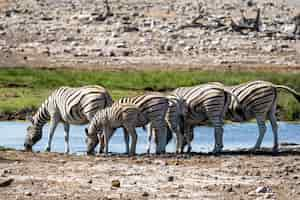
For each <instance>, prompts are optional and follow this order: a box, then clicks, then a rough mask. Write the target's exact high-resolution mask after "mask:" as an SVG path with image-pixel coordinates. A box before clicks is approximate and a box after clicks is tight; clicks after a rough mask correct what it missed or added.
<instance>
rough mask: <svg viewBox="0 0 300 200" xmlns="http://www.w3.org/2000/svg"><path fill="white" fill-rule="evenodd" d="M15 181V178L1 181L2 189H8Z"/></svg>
mask: <svg viewBox="0 0 300 200" xmlns="http://www.w3.org/2000/svg"><path fill="white" fill-rule="evenodd" d="M13 181H14V179H13V178H5V179H2V178H1V179H0V187H7V186H9V185H10V184H11V183H12V182H13Z"/></svg>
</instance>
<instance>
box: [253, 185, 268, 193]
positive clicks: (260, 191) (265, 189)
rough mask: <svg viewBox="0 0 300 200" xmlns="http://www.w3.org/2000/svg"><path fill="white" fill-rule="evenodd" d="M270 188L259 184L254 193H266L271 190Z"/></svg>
mask: <svg viewBox="0 0 300 200" xmlns="http://www.w3.org/2000/svg"><path fill="white" fill-rule="evenodd" d="M271 191H272V190H271V188H269V187H266V186H260V187H258V188H256V190H255V192H256V193H267V192H271Z"/></svg>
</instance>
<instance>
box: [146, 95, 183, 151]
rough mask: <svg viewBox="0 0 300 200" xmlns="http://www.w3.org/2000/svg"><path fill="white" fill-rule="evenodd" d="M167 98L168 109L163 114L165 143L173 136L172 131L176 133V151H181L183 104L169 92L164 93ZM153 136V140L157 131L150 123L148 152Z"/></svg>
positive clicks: (155, 138)
mask: <svg viewBox="0 0 300 200" xmlns="http://www.w3.org/2000/svg"><path fill="white" fill-rule="evenodd" d="M166 97H167V98H168V100H169V102H168V103H169V104H168V110H167V112H166V116H165V122H166V128H167V129H166V131H167V142H166V143H167V144H168V143H169V142H170V140H171V139H172V138H173V133H175V134H176V153H181V146H182V145H184V144H182V142H183V141H184V138H183V115H184V113H185V111H184V108H185V107H184V106H183V105H182V103H181V101H179V99H177V98H176V97H174V96H173V95H171V94H169V95H166ZM152 137H154V140H157V133H156V131H155V130H154V129H153V128H152V125H151V123H150V124H149V126H148V147H147V149H148V152H150V148H151V140H152Z"/></svg>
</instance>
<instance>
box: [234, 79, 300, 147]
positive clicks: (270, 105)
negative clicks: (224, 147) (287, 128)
mask: <svg viewBox="0 0 300 200" xmlns="http://www.w3.org/2000/svg"><path fill="white" fill-rule="evenodd" d="M228 89H230V90H231V92H232V93H233V94H234V95H235V96H236V97H237V100H238V102H237V100H235V99H233V100H232V101H231V103H230V105H229V110H228V118H229V119H230V120H232V121H236V122H243V121H247V120H250V119H253V118H255V119H256V121H257V124H258V128H259V136H258V138H257V141H256V144H255V146H254V147H253V150H256V149H258V148H260V146H261V143H262V140H263V137H264V135H265V132H266V124H265V121H266V119H269V120H270V123H271V126H272V131H273V151H277V150H278V125H277V121H276V116H275V113H276V105H277V100H278V90H280V89H283V90H285V91H288V92H289V93H291V94H292V95H293V96H294V97H295V98H296V99H297V100H298V101H300V94H299V93H297V92H296V91H295V90H293V89H291V88H289V87H287V86H284V85H275V84H273V83H270V82H266V81H252V82H248V83H244V84H241V85H237V86H232V87H228Z"/></svg>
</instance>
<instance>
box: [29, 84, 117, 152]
mask: <svg viewBox="0 0 300 200" xmlns="http://www.w3.org/2000/svg"><path fill="white" fill-rule="evenodd" d="M111 105H112V98H111V96H110V94H109V93H108V91H107V90H106V89H105V88H103V87H101V86H97V85H91V86H84V87H79V88H71V87H60V88H58V89H57V90H55V91H54V92H53V93H52V94H51V95H50V96H49V97H48V99H47V100H46V101H45V102H44V103H43V104H42V105H41V107H40V108H39V109H38V111H37V112H36V113H35V115H34V116H33V117H32V119H31V121H32V126H29V127H28V129H27V136H26V140H25V144H24V145H25V147H26V149H31V148H32V146H33V145H34V144H35V143H36V142H37V141H38V140H40V139H41V137H42V128H43V126H44V124H45V123H47V122H48V120H50V130H49V135H48V144H47V146H46V151H50V150H51V142H52V138H53V134H54V131H55V129H56V126H57V124H58V123H59V122H62V123H63V124H64V132H65V152H69V127H70V124H87V123H88V122H89V121H90V120H91V119H92V118H93V116H94V114H95V113H96V112H97V111H98V110H100V109H103V108H105V107H107V106H111Z"/></svg>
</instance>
